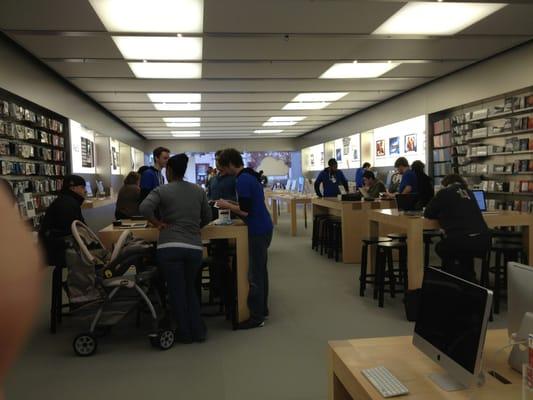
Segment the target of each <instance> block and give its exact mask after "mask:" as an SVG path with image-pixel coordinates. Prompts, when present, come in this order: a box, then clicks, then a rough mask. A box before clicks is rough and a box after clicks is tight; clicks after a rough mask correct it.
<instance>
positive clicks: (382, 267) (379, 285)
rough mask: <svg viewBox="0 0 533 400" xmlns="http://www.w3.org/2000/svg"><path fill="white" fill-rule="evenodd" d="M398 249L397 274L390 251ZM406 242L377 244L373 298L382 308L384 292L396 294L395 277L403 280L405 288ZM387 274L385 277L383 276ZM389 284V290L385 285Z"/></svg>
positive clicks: (391, 294) (392, 296)
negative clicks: (376, 299) (397, 273)
mask: <svg viewBox="0 0 533 400" xmlns="http://www.w3.org/2000/svg"><path fill="white" fill-rule="evenodd" d="M393 250H398V251H399V253H400V254H399V260H400V261H399V275H398V276H396V275H395V273H394V272H395V271H394V262H393V258H392V251H393ZM406 253H407V244H406V243H405V242H400V241H391V242H380V243H378V244H377V260H376V284H375V285H374V299H375V298H376V297H377V298H378V306H379V307H380V308H383V305H384V294H385V292H386V291H388V292H389V293H390V296H391V298H394V297H395V296H396V278H397V277H398V278H399V280H401V281H402V282H403V286H404V289H405V288H407V263H406V262H405V261H406V259H407V257H406ZM385 275H387V278H388V279H386V277H385ZM387 284H388V285H389V290H386V289H385V285H387Z"/></svg>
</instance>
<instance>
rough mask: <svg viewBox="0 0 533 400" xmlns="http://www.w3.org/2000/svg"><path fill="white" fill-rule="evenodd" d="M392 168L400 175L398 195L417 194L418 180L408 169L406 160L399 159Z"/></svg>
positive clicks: (403, 158)
mask: <svg viewBox="0 0 533 400" xmlns="http://www.w3.org/2000/svg"><path fill="white" fill-rule="evenodd" d="M394 168H396V170H397V171H398V172H399V173H400V174H401V175H402V180H401V181H400V187H399V188H398V193H401V194H407V193H418V179H417V177H416V174H415V172H414V171H413V170H411V168H409V161H407V158H405V157H399V158H398V159H397V160H396V162H395V163H394Z"/></svg>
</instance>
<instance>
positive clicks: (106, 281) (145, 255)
mask: <svg viewBox="0 0 533 400" xmlns="http://www.w3.org/2000/svg"><path fill="white" fill-rule="evenodd" d="M71 229H72V241H71V243H70V245H69V246H68V247H67V250H66V254H65V259H66V266H67V268H68V276H67V294H68V297H69V301H70V305H71V309H72V313H73V314H75V315H79V316H85V317H89V318H90V319H92V321H91V323H90V328H89V331H88V332H84V333H80V334H79V335H77V336H76V337H75V338H74V341H73V343H72V345H73V348H74V352H75V353H76V354H77V355H79V356H90V355H92V354H94V353H95V352H96V349H97V345H98V342H97V334H96V333H97V329H100V330H102V329H103V330H104V331H106V330H110V328H111V327H112V326H113V325H115V324H117V323H118V322H119V321H121V320H122V319H123V318H124V317H126V316H127V315H128V314H129V313H130V312H132V311H134V310H137V311H138V312H139V307H142V306H145V307H146V308H148V310H149V312H150V314H151V317H152V324H153V325H152V330H151V332H150V333H149V335H148V337H149V339H150V342H151V344H152V345H153V346H154V347H158V348H160V349H162V350H167V349H169V348H171V347H172V345H173V344H174V332H173V331H172V330H170V329H165V330H159V329H158V315H157V313H156V310H155V307H154V304H153V303H154V302H156V303H159V304H161V301H160V296H159V295H158V292H157V290H156V285H154V282H155V279H156V273H157V271H156V268H155V266H154V262H153V261H154V250H153V246H151V245H150V244H148V243H146V242H145V241H142V240H138V239H133V236H132V234H131V232H130V231H128V230H125V231H124V232H123V233H122V235H121V236H120V238H119V240H118V241H117V243H116V244H115V248H114V249H113V252H112V253H111V252H109V251H108V250H107V249H106V248H105V247H104V245H103V244H102V242H101V241H100V239H99V238H98V237H97V236H96V235H95V234H94V232H92V231H91V230H90V229H89V227H87V225H85V224H83V223H82V222H81V221H74V222H73V223H72V226H71Z"/></svg>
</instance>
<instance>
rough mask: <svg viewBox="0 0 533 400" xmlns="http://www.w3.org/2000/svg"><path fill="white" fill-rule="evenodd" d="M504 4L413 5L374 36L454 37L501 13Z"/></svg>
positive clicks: (390, 20) (395, 15) (397, 13)
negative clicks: (490, 16)
mask: <svg viewBox="0 0 533 400" xmlns="http://www.w3.org/2000/svg"><path fill="white" fill-rule="evenodd" d="M505 6H506V4H503V3H490V4H489V3H465V2H463V3H444V2H439V3H435V2H433V3H430V2H411V3H407V4H406V5H405V6H403V7H402V8H401V9H400V10H399V11H398V12H396V14H394V15H393V16H392V17H390V18H389V19H388V20H386V21H385V22H384V23H383V24H382V25H381V26H380V27H378V28H377V29H376V30H375V31H374V32H373V33H374V34H379V35H454V34H456V33H457V32H460V31H462V30H463V29H465V28H467V27H469V26H470V25H473V24H475V23H476V22H478V21H481V20H482V19H483V18H486V17H488V16H489V15H491V14H492V13H494V12H496V11H498V10H501V9H502V8H503V7H505Z"/></svg>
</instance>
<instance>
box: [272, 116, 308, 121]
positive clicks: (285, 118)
mask: <svg viewBox="0 0 533 400" xmlns="http://www.w3.org/2000/svg"><path fill="white" fill-rule="evenodd" d="M306 118H307V117H270V118H269V119H268V120H269V121H296V122H299V121H303V120H304V119H306Z"/></svg>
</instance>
